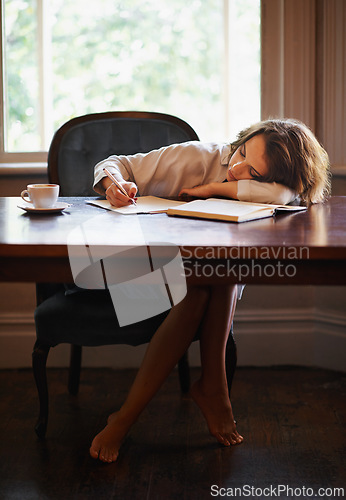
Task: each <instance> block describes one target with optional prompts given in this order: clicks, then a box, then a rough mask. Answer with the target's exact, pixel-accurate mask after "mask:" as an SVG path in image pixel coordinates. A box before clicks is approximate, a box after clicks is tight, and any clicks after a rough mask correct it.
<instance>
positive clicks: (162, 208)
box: [87, 196, 185, 215]
mask: <svg viewBox="0 0 346 500" xmlns="http://www.w3.org/2000/svg"><path fill="white" fill-rule="evenodd" d="M87 203H89V204H90V205H96V206H97V207H101V208H105V209H106V210H111V211H112V212H117V213H118V214H123V215H130V214H153V213H161V212H166V211H167V210H168V208H175V207H177V206H179V205H182V204H184V203H185V202H183V201H174V200H166V199H165V198H158V197H157V196H139V197H138V198H137V201H136V205H133V204H131V205H127V206H124V207H119V208H116V207H113V205H111V204H110V203H109V201H108V200H88V201H87Z"/></svg>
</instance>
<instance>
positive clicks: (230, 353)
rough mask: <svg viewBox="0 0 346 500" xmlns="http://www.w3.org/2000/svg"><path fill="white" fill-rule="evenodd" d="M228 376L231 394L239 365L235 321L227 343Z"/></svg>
mask: <svg viewBox="0 0 346 500" xmlns="http://www.w3.org/2000/svg"><path fill="white" fill-rule="evenodd" d="M225 362H226V377H227V385H228V393H229V395H231V389H232V382H233V377H234V373H235V370H236V367H237V345H236V343H235V340H234V336H233V323H232V326H231V330H230V332H229V336H228V340H227V344H226V359H225Z"/></svg>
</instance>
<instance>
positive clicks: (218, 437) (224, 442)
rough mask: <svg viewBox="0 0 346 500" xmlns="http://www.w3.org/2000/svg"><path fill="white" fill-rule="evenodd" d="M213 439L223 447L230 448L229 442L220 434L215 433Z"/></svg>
mask: <svg viewBox="0 0 346 500" xmlns="http://www.w3.org/2000/svg"><path fill="white" fill-rule="evenodd" d="M215 437H216V439H217V440H218V441H219V443H221V444H223V445H224V446H230V444H231V443H230V440H229V439H228V438H227V437H226V436H224V435H222V434H220V432H217V433H216V434H215Z"/></svg>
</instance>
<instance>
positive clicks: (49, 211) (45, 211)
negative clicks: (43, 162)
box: [17, 201, 71, 214]
mask: <svg viewBox="0 0 346 500" xmlns="http://www.w3.org/2000/svg"><path fill="white" fill-rule="evenodd" d="M17 206H18V208H21V209H22V210H25V211H26V212H30V213H35V214H53V213H57V212H61V211H62V210H65V208H68V207H70V206H71V205H70V204H69V203H64V202H62V201H58V202H57V203H56V204H55V205H54V207H51V208H35V207H34V206H33V205H30V204H29V203H20V204H19V205H17Z"/></svg>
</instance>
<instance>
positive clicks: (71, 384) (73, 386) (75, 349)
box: [68, 344, 82, 396]
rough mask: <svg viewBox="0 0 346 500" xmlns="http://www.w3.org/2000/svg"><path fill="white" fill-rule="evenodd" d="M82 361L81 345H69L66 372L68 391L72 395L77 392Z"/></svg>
mask: <svg viewBox="0 0 346 500" xmlns="http://www.w3.org/2000/svg"><path fill="white" fill-rule="evenodd" d="M81 363H82V346H80V345H74V344H72V345H71V357H70V368H69V372H68V391H69V393H70V394H73V395H74V396H75V395H76V394H78V390H79V380H80V368H81Z"/></svg>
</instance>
